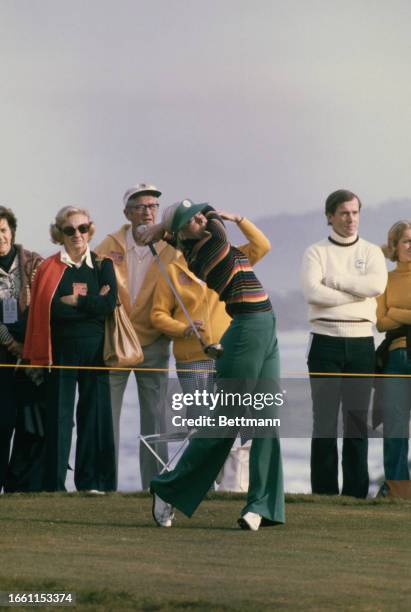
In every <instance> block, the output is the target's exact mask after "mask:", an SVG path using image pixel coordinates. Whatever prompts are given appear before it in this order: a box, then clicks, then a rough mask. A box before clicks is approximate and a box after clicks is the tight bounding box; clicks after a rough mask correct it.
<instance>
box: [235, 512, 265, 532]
mask: <svg viewBox="0 0 411 612" xmlns="http://www.w3.org/2000/svg"><path fill="white" fill-rule="evenodd" d="M237 523H238V524H239V525H240V527H241V529H248V530H250V531H258V528H259V527H260V523H261V516H260V515H259V514H257V513H256V512H246V513H245V514H244V516H241V517H240V518H239V519H238V521H237Z"/></svg>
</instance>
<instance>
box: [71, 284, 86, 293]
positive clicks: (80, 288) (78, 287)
mask: <svg viewBox="0 0 411 612" xmlns="http://www.w3.org/2000/svg"><path fill="white" fill-rule="evenodd" d="M73 295H87V283H73Z"/></svg>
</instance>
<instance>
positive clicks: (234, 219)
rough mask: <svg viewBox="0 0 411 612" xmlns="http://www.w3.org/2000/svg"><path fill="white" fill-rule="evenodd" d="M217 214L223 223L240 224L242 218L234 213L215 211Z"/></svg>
mask: <svg viewBox="0 0 411 612" xmlns="http://www.w3.org/2000/svg"><path fill="white" fill-rule="evenodd" d="M217 214H218V215H220V217H221V218H222V219H224V221H232V222H233V223H240V221H242V220H243V218H244V217H241V215H236V214H235V213H229V212H227V211H225V210H217Z"/></svg>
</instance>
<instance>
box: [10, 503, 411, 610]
mask: <svg viewBox="0 0 411 612" xmlns="http://www.w3.org/2000/svg"><path fill="white" fill-rule="evenodd" d="M242 502H243V498H242V497H241V496H236V495H232V496H227V495H217V494H216V495H213V496H211V498H209V499H207V500H206V501H204V502H203V504H202V505H201V506H200V508H199V510H198V511H197V513H196V514H195V515H194V517H193V518H192V519H187V518H185V517H183V516H182V515H181V514H177V520H176V521H175V526H174V527H173V528H172V529H159V528H158V527H155V526H154V525H153V522H152V519H151V498H149V496H147V495H145V494H134V495H131V494H130V495H126V494H121V493H115V494H111V495H106V496H105V497H88V496H84V495H80V494H39V495H18V494H17V495H3V496H1V497H0V521H1V522H0V525H1V549H0V591H7V592H9V591H12V592H17V591H20V592H21V591H26V592H27V591H37V592H39V591H40V592H62V591H74V592H75V593H76V595H77V604H76V606H75V609H85V610H115V611H117V610H184V611H190V610H216V611H218V610H250V609H251V610H255V611H259V610H274V609H275V610H344V611H345V610H367V611H372V612H375V611H378V610H387V611H388V610H389V611H390V612H391V611H393V610H409V609H410V605H411V604H410V601H411V584H410V582H411V580H410V575H411V574H410V571H411V570H410V565H411V553H410V551H411V520H410V519H411V502H407V501H400V500H378V501H376V500H367V501H356V500H353V499H350V498H327V497H315V496H309V495H289V496H287V524H286V526H277V527H270V528H263V529H260V531H259V532H257V533H256V532H249V531H241V530H239V529H238V528H237V526H236V519H237V517H238V514H239V510H240V508H241V506H242ZM26 609H27V608H26ZM43 609H44V608H43Z"/></svg>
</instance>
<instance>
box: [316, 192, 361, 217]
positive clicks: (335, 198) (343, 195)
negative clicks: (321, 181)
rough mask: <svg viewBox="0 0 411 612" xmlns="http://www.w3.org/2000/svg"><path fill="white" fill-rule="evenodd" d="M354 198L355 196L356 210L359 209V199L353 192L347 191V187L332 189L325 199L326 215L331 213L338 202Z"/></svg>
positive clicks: (349, 200)
mask: <svg viewBox="0 0 411 612" xmlns="http://www.w3.org/2000/svg"><path fill="white" fill-rule="evenodd" d="M354 198H357V200H358V210H361V200H360V198H359V197H358V196H357V195H356V194H355V193H353V192H352V191H348V189H337V191H333V192H332V193H330V195H329V196H328V198H327V199H326V201H325V214H326V215H327V216H328V215H333V214H334V213H335V211H336V210H337V208H338V206H339V205H340V204H343V202H351V200H353V199H354Z"/></svg>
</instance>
